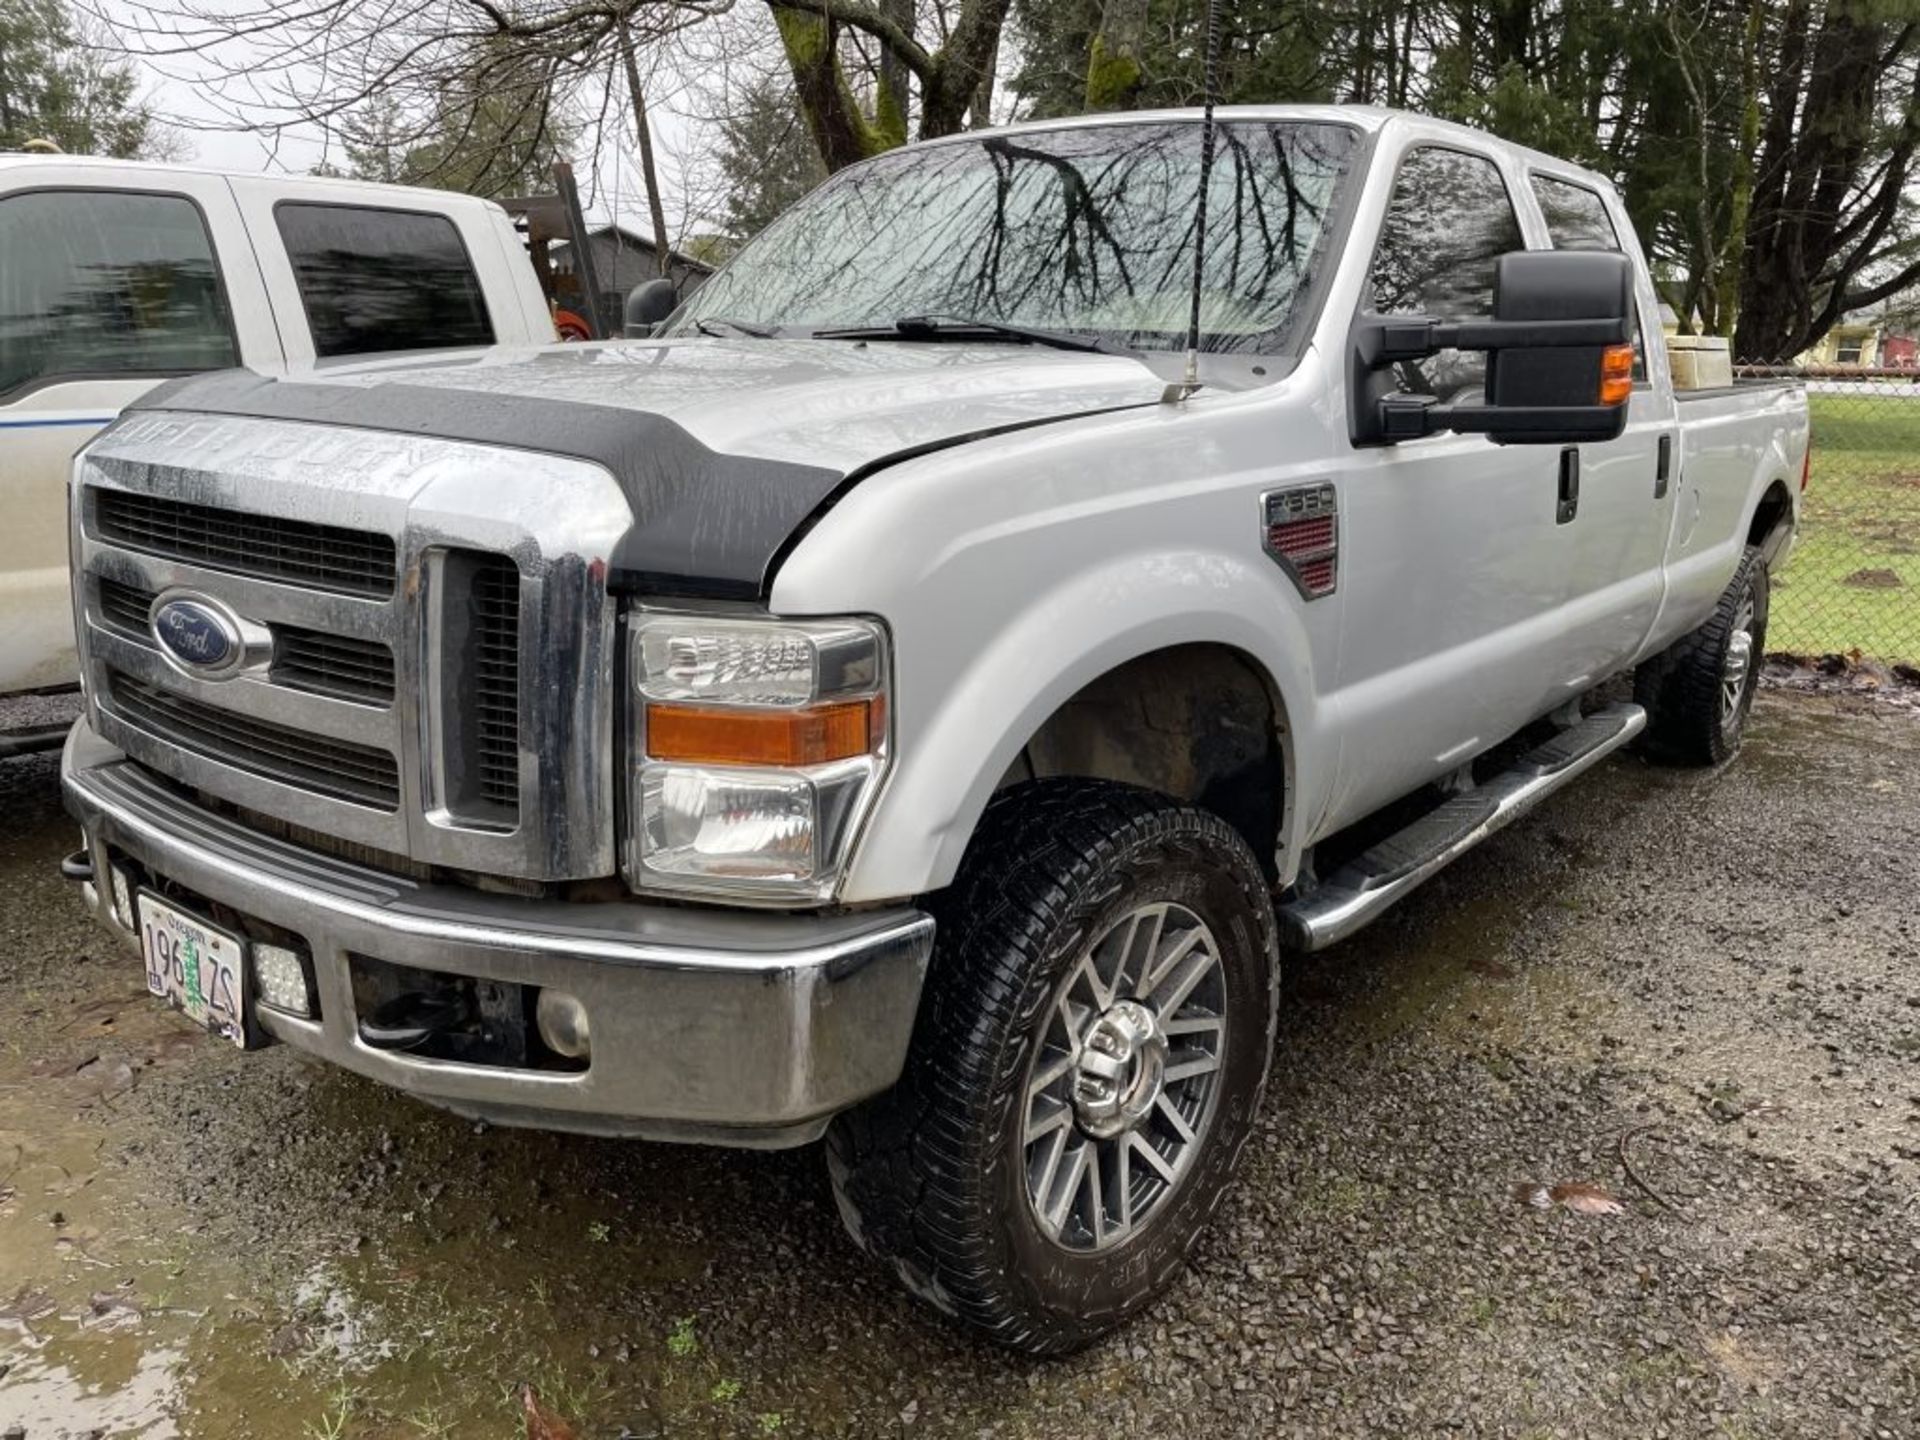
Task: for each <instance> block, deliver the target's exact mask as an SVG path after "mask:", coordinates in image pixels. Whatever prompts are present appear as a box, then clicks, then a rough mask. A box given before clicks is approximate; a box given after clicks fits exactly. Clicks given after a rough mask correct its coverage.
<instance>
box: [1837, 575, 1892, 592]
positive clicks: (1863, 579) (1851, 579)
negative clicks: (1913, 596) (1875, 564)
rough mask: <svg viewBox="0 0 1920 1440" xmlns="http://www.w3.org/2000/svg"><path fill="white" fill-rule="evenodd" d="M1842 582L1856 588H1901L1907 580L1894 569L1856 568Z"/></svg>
mask: <svg viewBox="0 0 1920 1440" xmlns="http://www.w3.org/2000/svg"><path fill="white" fill-rule="evenodd" d="M1840 583H1841V584H1842V585H1851V586H1852V587H1853V588H1854V589H1856V590H1900V589H1904V588H1905V587H1906V583H1907V582H1906V581H1904V580H1902V579H1901V578H1900V575H1899V573H1898V572H1897V571H1893V570H1856V571H1854V572H1853V573H1852V574H1851V575H1849V576H1847V578H1846V579H1844V580H1842V581H1841V582H1840Z"/></svg>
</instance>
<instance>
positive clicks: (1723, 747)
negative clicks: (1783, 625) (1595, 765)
mask: <svg viewBox="0 0 1920 1440" xmlns="http://www.w3.org/2000/svg"><path fill="white" fill-rule="evenodd" d="M1768 595H1769V590H1768V584H1767V562H1766V560H1765V559H1764V558H1763V557H1762V556H1761V554H1760V551H1759V549H1758V548H1757V547H1754V546H1748V547H1747V551H1746V554H1745V555H1743V556H1742V557H1741V559H1740V568H1739V569H1738V570H1737V571H1735V572H1734V577H1733V583H1732V584H1730V585H1728V586H1727V588H1726V591H1725V592H1724V593H1723V594H1722V595H1721V597H1720V604H1719V606H1718V607H1717V608H1716V609H1715V610H1714V612H1713V615H1712V616H1711V617H1710V618H1709V619H1708V620H1707V622H1706V623H1705V624H1704V625H1702V626H1701V627H1700V628H1699V629H1698V630H1695V631H1693V632H1692V633H1691V634H1689V635H1683V636H1681V637H1680V639H1678V640H1676V641H1675V642H1674V643H1673V644H1672V645H1671V646H1669V647H1668V648H1667V649H1666V650H1664V651H1662V652H1661V653H1660V654H1659V655H1656V656H1655V657H1654V658H1653V659H1651V660H1649V661H1647V662H1646V663H1645V664H1643V665H1641V667H1640V669H1639V671H1638V673H1637V674H1636V675H1635V676H1634V686H1633V688H1634V699H1635V700H1637V701H1638V702H1639V703H1640V704H1641V705H1643V706H1645V707H1646V711H1647V748H1648V749H1649V750H1650V751H1652V752H1653V753H1654V754H1656V755H1658V756H1660V757H1661V758H1662V759H1666V760H1672V761H1675V762H1676V763H1678V764H1682V765H1718V764H1720V763H1721V762H1722V761H1725V760H1728V759H1730V758H1732V756H1733V754H1734V753H1735V752H1736V751H1737V750H1739V748H1740V736H1741V733H1742V732H1743V731H1744V730H1745V729H1746V725H1747V715H1748V714H1749V712H1751V711H1752V709H1753V694H1754V691H1755V690H1756V689H1757V688H1758V687H1759V684H1760V667H1761V663H1762V657H1763V656H1764V655H1765V653H1766V645H1767V600H1768Z"/></svg>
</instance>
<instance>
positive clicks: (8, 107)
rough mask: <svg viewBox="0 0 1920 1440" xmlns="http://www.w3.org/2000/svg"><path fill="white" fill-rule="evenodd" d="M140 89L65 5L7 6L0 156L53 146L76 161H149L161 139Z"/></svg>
mask: <svg viewBox="0 0 1920 1440" xmlns="http://www.w3.org/2000/svg"><path fill="white" fill-rule="evenodd" d="M135 88H136V82H135V79H134V73H133V70H132V68H131V67H129V66H127V65H125V64H119V63H114V62H111V61H109V60H107V59H105V58H104V56H103V53H102V51H101V50H100V48H98V47H97V46H96V45H95V44H93V43H91V41H90V37H89V36H87V35H86V34H84V33H83V28H82V26H81V25H80V24H79V22H78V21H77V20H76V18H75V17H74V15H73V14H72V13H71V12H69V11H68V9H67V8H66V6H65V4H64V3H63V0H0V150H17V149H19V148H20V147H21V146H23V145H25V144H27V142H29V141H32V140H50V141H52V142H53V143H54V144H55V145H58V146H59V147H60V148H61V149H62V150H64V151H66V152H67V153H68V154H70V155H109V156H113V157H116V158H119V159H128V158H131V157H134V156H138V155H141V154H144V153H146V152H147V151H148V150H149V148H150V147H151V146H153V145H154V144H155V143H156V142H157V141H159V140H160V138H161V135H160V132H159V130H158V127H156V126H155V125H154V122H153V117H152V115H151V114H150V113H149V111H148V110H147V108H146V106H144V105H142V104H140V103H139V100H138V99H137V97H136V95H135Z"/></svg>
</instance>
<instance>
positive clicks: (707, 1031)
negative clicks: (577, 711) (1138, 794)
mask: <svg viewBox="0 0 1920 1440" xmlns="http://www.w3.org/2000/svg"><path fill="white" fill-rule="evenodd" d="M61 783H62V788H63V790H64V792H65V796H66V802H67V808H68V809H69V810H70V811H72V812H73V814H74V816H75V817H76V818H77V819H78V820H79V821H80V824H81V826H82V828H83V829H84V830H85V832H86V845H87V853H88V854H89V855H90V856H91V858H92V863H93V873H94V875H95V876H97V877H100V879H101V881H102V884H101V886H99V887H97V888H96V889H94V890H90V891H89V892H88V893H89V897H90V900H91V901H92V903H93V904H94V908H95V911H96V914H97V915H98V916H99V918H100V919H101V921H102V922H103V923H104V924H105V925H106V926H107V927H108V928H109V929H111V930H113V931H114V932H115V933H116V934H117V935H119V936H120V937H121V938H122V939H123V940H125V941H126V942H128V943H129V944H130V945H132V944H137V941H136V939H135V937H134V936H133V935H132V934H131V932H129V931H128V930H126V929H125V928H124V927H123V926H121V925H120V924H119V923H118V922H117V921H116V920H115V919H114V917H113V915H112V907H111V906H110V905H108V904H104V903H101V902H100V900H99V895H100V894H101V893H103V892H105V891H107V890H108V887H106V886H105V884H104V880H105V877H106V875H107V868H106V867H107V864H108V862H109V855H110V852H111V853H112V854H117V855H120V856H126V857H131V858H132V859H133V860H135V861H137V862H138V863H139V864H140V865H141V866H143V867H145V868H146V869H147V870H148V871H150V872H152V873H153V874H155V875H157V876H162V877H165V878H166V879H167V880H170V881H173V882H174V883H176V884H177V885H180V886H183V887H185V888H186V889H188V890H190V891H193V892H195V893H196V894H199V895H201V896H204V897H206V898H207V899H209V900H212V901H214V902H216V903H218V904H220V905H224V906H228V907H230V908H231V909H233V910H234V911H237V912H239V913H240V914H242V915H245V916H251V917H253V918H255V919H258V920H263V921H266V922H269V923H270V924H272V925H276V926H280V927H282V928H284V929H286V930H290V931H293V932H294V933H295V934H297V935H299V936H301V937H302V938H303V939H305V941H306V942H307V946H308V948H309V950H310V952H311V955H312V960H313V968H314V981H315V988H316V989H317V991H318V996H319V1002H320V1019H319V1020H317V1021H306V1020H300V1019H296V1018H293V1017H292V1016H288V1015H283V1014H280V1013H278V1012H275V1011H272V1010H268V1009H265V1008H262V1009H260V1010H259V1011H258V1016H257V1018H258V1021H259V1024H260V1028H261V1029H262V1030H263V1031H265V1032H266V1033H267V1034H269V1035H271V1036H272V1037H274V1038H275V1039H278V1040H282V1041H285V1042H286V1043H287V1044H289V1045H293V1046H296V1047H298V1048H300V1049H302V1050H306V1051H310V1052H311V1053H313V1054H315V1055H318V1056H320V1057H321V1058H323V1059H326V1060H330V1061H333V1062H334V1063H336V1064H339V1065H343V1066H345V1067H347V1068H348V1069H350V1070H355V1071H358V1072H359V1073H360V1074H362V1075H365V1076H368V1077H369V1078H371V1079H374V1080H378V1081H380V1082H381V1083H383V1084H387V1085H391V1086H393V1087H394V1088H395V1089H398V1090H404V1091H406V1092H407V1093H408V1094H411V1095H415V1096H417V1097H419V1098H420V1099H423V1100H427V1101H430V1102H432V1103H433V1104H436V1105H440V1106H444V1107H445V1108H447V1109H449V1110H453V1111H456V1112H457V1113H459V1114H462V1115H468V1116H472V1117H475V1118H479V1119H485V1120H490V1121H493V1122H495V1123H499V1124H506V1125H530V1126H537V1127H541V1128H550V1129H559V1130H579V1131H587V1132H592V1133H596V1134H615V1135H634V1136H640V1137H644V1138H649V1139H663V1140H691V1141H699V1142H703V1143H713V1144H724V1145H749V1146H757V1147H774V1146H783V1145H796V1144H803V1143H805V1142H806V1141H808V1140H811V1139H814V1138H816V1137H817V1136H818V1135H819V1134H820V1133H821V1132H822V1131H823V1130H824V1129H825V1128H826V1123H827V1121H828V1120H829V1119H830V1118H831V1117H832V1116H833V1114H834V1113H835V1112H836V1111H839V1110H842V1109H844V1108H846V1107H847V1106H849V1105H851V1104H854V1103H855V1102H857V1101H859V1100H863V1099H865V1098H867V1097H868V1096H870V1095H873V1094H876V1093H878V1092H879V1091H881V1090H884V1089H886V1088H887V1087H888V1086H889V1085H891V1084H892V1083H893V1082H894V1081H895V1080H896V1079H897V1078H898V1077H899V1074H900V1069H901V1066H902V1064H903V1063H904V1061H905V1058H906V1051H907V1041H908V1038H909V1037H910V1035H911V1034H912V1030H913V1021H914V1012H915V1010H916V1008H917V1006H918V1003H919V998H920V984H921V980H922V978H923V976H924V974H925V971H926V964H927V956H928V953H929V951H930V949H931V947H932V943H933V921H932V920H931V919H930V918H929V917H928V916H926V915H924V914H922V913H921V912H919V911H917V910H912V909H906V908H901V909H893V910H885V911H867V912H861V913H857V914H849V915H775V914H762V913H757V912H747V911H729V910H721V909H705V908H692V907H687V908H679V907H670V906H661V905H647V904H640V903H637V902H617V901H615V902H607V903H597V904H584V903H583V904H574V903H568V902H562V901H552V900H529V899H521V898H517V897H512V896H501V895H490V894H484V893H481V892H479V891H475V890H470V889H466V888H462V887H455V886H447V885H432V884H421V883H416V882H414V881H411V880H408V879H404V878H400V877H397V876H393V875H390V874H387V873H385V872H383V871H379V870H372V869H368V868H366V867H364V866H361V865H356V864H353V863H351V862H349V861H346V860H342V859H337V858H335V857H333V856H331V855H325V854H321V853H319V852H317V851H314V850H310V849H306V848H303V847H301V846H298V845H295V844H291V843H289V842H287V841H284V840H280V839H277V838H274V837H271V836H268V835H265V834H262V833H260V832H259V831H256V830H253V829H250V828H248V827H246V826H244V825H242V824H240V823H238V822H237V821H235V820H232V819H229V818H227V817H226V816H224V815H220V814H217V813H215V812H213V811H211V810H208V809H205V808H202V807H201V806H199V805H196V804H194V803H193V802H192V801H190V800H188V799H185V798H183V797H182V796H181V794H180V793H179V792H178V791H176V790H174V789H172V788H171V787H169V786H167V785H165V784H162V783H161V782H160V781H158V780H156V779H155V778H153V777H152V776H151V775H150V774H148V773H147V772H146V771H144V770H142V769H141V768H140V767H139V766H138V765H135V764H133V763H132V762H130V761H128V760H127V759H126V757H125V756H124V755H123V754H122V753H121V752H120V751H118V750H116V749H114V748H113V747H112V746H110V745H108V744H107V743H106V742H105V741H102V740H101V739H100V738H99V737H98V736H96V735H95V734H94V733H93V732H92V731H91V730H90V729H88V727H87V724H86V722H85V721H82V722H80V723H79V724H78V725H76V726H75V727H74V730H73V733H72V734H71V735H70V736H69V737H68V739H67V746H66V751H65V754H64V756H63V758H62V763H61ZM349 953H351V954H354V955H359V956H369V957H372V958H374V959H376V960H380V961H386V962H388V963H391V964H397V965H406V966H412V967H416V968H419V969H423V970H432V971H438V972H443V973H446V974H451V975H458V976H471V977H475V978H479V979H487V980H497V981H506V982H511V983H517V984H524V985H535V986H545V987H553V988H557V989H560V990H564V991H566V992H567V993H569V994H571V995H574V996H576V997H578V999H579V1000H580V1001H581V1002H582V1003H583V1004H584V1005H585V1007H586V1009H587V1013H588V1017H589V1019H590V1022H591V1025H592V1033H593V1037H594V1048H593V1056H592V1062H591V1064H590V1066H589V1067H588V1068H587V1069H586V1070H584V1071H579V1072H573V1073H568V1072H557V1071H546V1070H534V1069H514V1068H508V1067H504V1066H494V1065H480V1064H470V1063H456V1062H452V1061H445V1060H436V1059H430V1058H423V1057H421V1056H417V1055H409V1054H406V1053H402V1052H396V1051H393V1050H386V1049H375V1048H373V1047H372V1046H369V1045H368V1044H366V1043H365V1042H364V1041H363V1040H362V1039H361V1036H360V1030H359V1020H358V1017H357V1016H356V1014H355V1009H354V996H353V988H352V983H351V976H350V972H349V965H348V955H349Z"/></svg>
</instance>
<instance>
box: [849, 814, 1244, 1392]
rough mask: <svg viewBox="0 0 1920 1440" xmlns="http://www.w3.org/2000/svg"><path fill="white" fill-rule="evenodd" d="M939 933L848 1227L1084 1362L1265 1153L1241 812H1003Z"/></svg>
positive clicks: (952, 1297) (878, 1107)
mask: <svg viewBox="0 0 1920 1440" xmlns="http://www.w3.org/2000/svg"><path fill="white" fill-rule="evenodd" d="M934 910H935V919H936V923H937V925H938V929H937V931H936V938H935V943H934V955H933V960H932V966H931V970H930V973H929V975H928V979H927V988H926V993H925V995H924V996H923V998H922V1001H921V1008H920V1018H919V1022H918V1024H917V1027H916V1030H915V1034H914V1040H913V1045H912V1049H911V1051H910V1054H909V1056H908V1060H907V1068H906V1073H905V1074H904V1076H903V1077H902V1079H901V1081H900V1084H899V1085H898V1086H896V1087H895V1089H894V1090H893V1091H891V1092H889V1093H888V1094H886V1095H884V1096H881V1097H879V1098H878V1099H876V1100H874V1101H872V1102H870V1103H868V1104H867V1105H865V1106H863V1107H861V1108H860V1109H858V1110H856V1111H854V1112H852V1113H851V1114H849V1115H846V1116H843V1117H842V1118H841V1119H839V1120H837V1121H836V1122H835V1124H834V1126H833V1129H832V1131H831V1132H830V1134H829V1137H828V1165H829V1171H830V1174H831V1176H832V1179H833V1186H834V1193H835V1196H836V1199H837V1200H838V1202H839V1205H840V1210H841V1215H842V1218H843V1219H844V1220H845V1221H846V1224H847V1228H848V1230H849V1231H851V1232H852V1234H853V1236H854V1238H855V1240H857V1241H858V1242H859V1243H860V1244H861V1246H862V1247H863V1248H865V1249H866V1250H867V1251H868V1252H869V1253H871V1254H873V1255H875V1256H876V1257H878V1258H880V1259H882V1260H885V1261H887V1262H889V1263H890V1264H892V1266H893V1267H894V1269H895V1270H896V1271H897V1272H898V1274H899V1275H900V1276H901V1278H902V1279H903V1280H904V1281H905V1282H906V1284H907V1285H908V1286H909V1288H911V1289H912V1290H914V1291H915V1292H916V1293H917V1294H919V1295H921V1296H922V1297H924V1298H925V1299H927V1300H929V1301H931V1302H932V1303H933V1304H935V1305H936V1306H938V1307H939V1308H940V1309H942V1310H944V1311H946V1312H947V1313H948V1314H950V1315H953V1316H956V1317H958V1318H960V1319H961V1320H963V1321H966V1322H968V1323H969V1324H971V1325H973V1326H974V1327H976V1328H977V1329H980V1330H982V1331H984V1332H985V1333H986V1334H988V1335H989V1336H991V1337H992V1338H993V1339H995V1340H997V1341H999V1342H1000V1343H1002V1344H1005V1345H1008V1346H1011V1347H1013V1348H1016V1349H1020V1350H1025V1351H1028V1352H1031V1353H1035V1354H1059V1353H1063V1352H1065V1351H1068V1350H1072V1349H1075V1348H1078V1347H1079V1346H1081V1345H1084V1344H1086V1343H1088V1342H1089V1341H1091V1340H1094V1339H1096V1338H1097V1337H1099V1336H1100V1335H1102V1334H1104V1333H1105V1332H1106V1331H1108V1330H1110V1329H1112V1328H1113V1327H1114V1326H1116V1325H1118V1324H1119V1323H1120V1322H1122V1321H1123V1320H1125V1319H1127V1318H1128V1317H1129V1316H1131V1315H1133V1314H1134V1313H1136V1312H1137V1311H1139V1310H1140V1309H1141V1308H1143V1307H1144V1306H1146V1305H1147V1304H1149V1303H1150V1302H1151V1301H1152V1300H1153V1299H1154V1298H1155V1297H1156V1296H1157V1295H1158V1294H1159V1293H1160V1292H1161V1291H1162V1290H1164V1289H1165V1288H1166V1287H1167V1286H1168V1285H1169V1284H1171V1283H1172V1281H1173V1280H1174V1279H1175V1277H1176V1276H1177V1275H1178V1274H1179V1272H1180V1268H1181V1266H1182V1264H1183V1263H1184V1261H1185V1259H1186V1256H1187V1254H1188V1253H1189V1251H1190V1250H1191V1249H1192V1247H1193V1245H1194V1243H1195V1241H1196V1240H1197V1239H1198V1238H1199V1236H1200V1234H1201V1232H1202V1230H1203V1228H1204V1227H1205V1225H1206V1223H1207V1221H1208V1219H1209V1218H1210V1217H1211V1216H1212V1214H1213V1212H1214V1210H1215V1209H1216V1208H1217V1207H1218V1205H1219V1203H1220V1201H1221V1198H1222V1197H1223V1195H1224V1194H1225V1193H1226V1188H1227V1183H1228V1180H1229V1178H1230V1176H1231V1173H1232V1171H1233V1168H1234V1164H1235V1161H1236V1160H1237V1158H1238V1155H1239V1152H1240V1150H1241V1148H1242V1147H1243V1146H1244V1145H1245V1143H1246V1140H1247V1137H1248V1135H1249V1134H1250V1133H1251V1132H1252V1128H1253V1119H1254V1114H1255V1111H1256V1109H1257V1107H1258V1104H1259V1099H1260V1094H1261V1090H1262V1089H1263V1087H1264V1084H1265V1079H1266V1071H1267V1059H1268V1056H1269V1054H1270V1052H1271V1049H1272V1043H1273V1027H1274V1020H1275V1015H1276V1010H1277V987H1278V977H1279V957H1278V948H1277V942H1276V938H1275V929H1274V923H1273V912H1272V908H1271V905H1270V903H1269V901H1268V898H1267V889H1266V881H1265V878H1264V877H1263V875H1262V873H1261V870H1260V866H1259V863H1258V862H1257V861H1256V860H1255V859H1254V857H1253V854H1252V852H1251V851H1250V850H1249V849H1248V848H1247V845H1246V842H1245V841H1244V840H1242V839H1241V838H1240V836H1239V835H1238V834H1237V833H1236V832H1235V831H1234V830H1233V828H1232V827H1231V826H1229V825H1228V824H1227V823H1226V822H1225V821H1223V820H1221V819H1220V818H1219V817H1218V816H1215V815H1212V814H1210V813H1208V812H1205V811H1202V810H1198V809H1194V808H1191V807H1186V806H1181V805H1178V804H1176V803H1174V802H1173V801H1171V800H1168V799H1165V798H1164V797H1161V796H1158V795H1155V794H1153V793H1151V792H1148V791H1144V790H1138V789H1134V788H1132V787H1129V786H1124V785H1116V784H1111V783H1108V782H1104V781H1087V780H1052V781H1042V782H1040V783H1037V784H1032V785H1026V786H1021V787H1019V788H1017V789H1015V790H1012V791H1009V792H1007V793H1006V794H1004V795H1002V796H1001V797H999V798H998V799H996V800H995V801H994V803H993V804H992V805H991V806H990V807H989V808H988V811H987V814H986V816H985V817H984V818H983V820H982V822H981V826H980V829H979V831H978V833H977V834H976V835H975V837H974V839H973V841H972V843H971V845H970V846H969V849H968V852H967V858H966V860H965V861H964V862H963V864H962V867H961V873H960V875H959V877H958V879H957V880H956V882H955V883H954V885H953V886H952V887H951V888H950V889H949V890H947V891H946V892H944V893H943V894H942V895H941V896H940V897H938V900H937V902H936V904H935V906H934Z"/></svg>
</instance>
